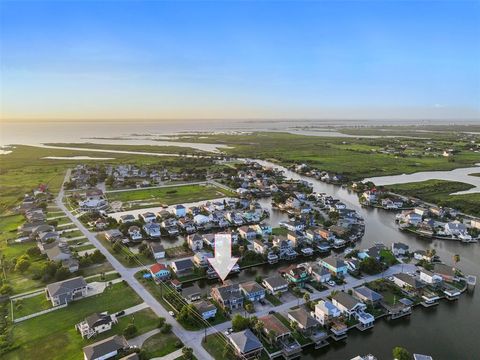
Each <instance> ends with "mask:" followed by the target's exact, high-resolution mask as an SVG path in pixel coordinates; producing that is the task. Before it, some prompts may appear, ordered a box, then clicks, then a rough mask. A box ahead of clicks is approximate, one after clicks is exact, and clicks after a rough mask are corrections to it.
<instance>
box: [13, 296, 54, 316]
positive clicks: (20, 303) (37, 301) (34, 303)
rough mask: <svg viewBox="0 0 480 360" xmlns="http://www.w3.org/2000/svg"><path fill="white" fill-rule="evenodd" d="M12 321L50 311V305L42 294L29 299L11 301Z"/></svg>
mask: <svg viewBox="0 0 480 360" xmlns="http://www.w3.org/2000/svg"><path fill="white" fill-rule="evenodd" d="M12 302H13V316H14V319H18V318H21V317H23V316H27V315H30V314H34V313H37V312H40V311H42V310H46V309H50V308H51V307H52V303H51V302H50V301H49V300H47V298H46V297H45V294H44V293H41V294H39V295H36V296H32V297H29V298H24V299H18V300H12Z"/></svg>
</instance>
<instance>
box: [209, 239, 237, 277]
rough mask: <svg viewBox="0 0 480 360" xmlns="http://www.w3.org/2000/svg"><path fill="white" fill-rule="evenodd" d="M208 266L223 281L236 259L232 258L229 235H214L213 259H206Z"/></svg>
mask: <svg viewBox="0 0 480 360" xmlns="http://www.w3.org/2000/svg"><path fill="white" fill-rule="evenodd" d="M208 261H209V262H210V265H212V267H213V269H214V270H215V271H216V272H217V274H218V276H219V277H220V279H222V281H223V280H225V278H226V277H227V275H228V274H229V273H230V271H231V270H232V268H233V267H234V266H235V264H236V263H237V261H238V258H232V236H231V235H229V234H215V257H214V258H213V259H208Z"/></svg>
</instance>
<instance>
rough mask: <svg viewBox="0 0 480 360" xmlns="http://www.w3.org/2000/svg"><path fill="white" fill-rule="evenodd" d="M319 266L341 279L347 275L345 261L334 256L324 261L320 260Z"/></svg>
mask: <svg viewBox="0 0 480 360" xmlns="http://www.w3.org/2000/svg"><path fill="white" fill-rule="evenodd" d="M319 264H320V265H321V266H323V267H325V268H326V269H327V270H328V271H330V272H331V273H332V274H333V275H335V276H339V277H343V276H345V275H346V274H347V271H348V269H347V265H345V261H343V259H342V258H339V257H336V256H329V257H326V258H325V259H320V260H319Z"/></svg>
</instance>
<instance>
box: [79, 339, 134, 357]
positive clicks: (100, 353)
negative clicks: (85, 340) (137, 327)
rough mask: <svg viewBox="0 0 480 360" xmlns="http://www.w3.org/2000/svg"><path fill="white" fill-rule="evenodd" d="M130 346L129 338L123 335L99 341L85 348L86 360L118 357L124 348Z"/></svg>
mask: <svg viewBox="0 0 480 360" xmlns="http://www.w3.org/2000/svg"><path fill="white" fill-rule="evenodd" d="M128 348H129V345H128V342H127V340H126V339H125V338H124V337H123V336H121V335H113V336H111V337H109V338H106V339H103V340H100V341H97V342H96V343H93V344H91V345H88V346H85V347H84V348H83V356H84V360H106V359H110V358H113V357H116V356H117V355H118V354H119V353H121V352H122V350H126V349H128Z"/></svg>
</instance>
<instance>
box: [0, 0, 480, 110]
mask: <svg viewBox="0 0 480 360" xmlns="http://www.w3.org/2000/svg"><path fill="white" fill-rule="evenodd" d="M0 10H1V15H0V37H1V38H0V40H1V48H0V50H1V65H0V66H1V68H0V70H1V75H0V76H1V78H0V80H1V88H0V91H1V94H0V97H1V114H2V118H4V119H5V118H277V117H279V118H397V119H398V118H423V119H425V118H437V119H439V118H450V119H462V118H463V119H465V118H467V119H472V118H476V119H479V118H480V41H479V39H480V2H479V1H470V2H461V1H452V2H447V1H425V2H414V1H389V0H385V1H372V2H366V1H351V2H347V1H337V2H326V1H318V2H299V1H295V2H293V1H292V2H285V1H282V2H271V1H269V2H260V1H257V2H254V1H249V2H231V1H217V2H213V1H211V2H200V1H195V2H185V1H182V2H180V1H179V2H160V1H146V2H140V1H104V2H95V1H82V2H80V1H78V2H75V1H53V2H43V1H25V2H23V1H7V2H6V1H2V2H1V4H0Z"/></svg>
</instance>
